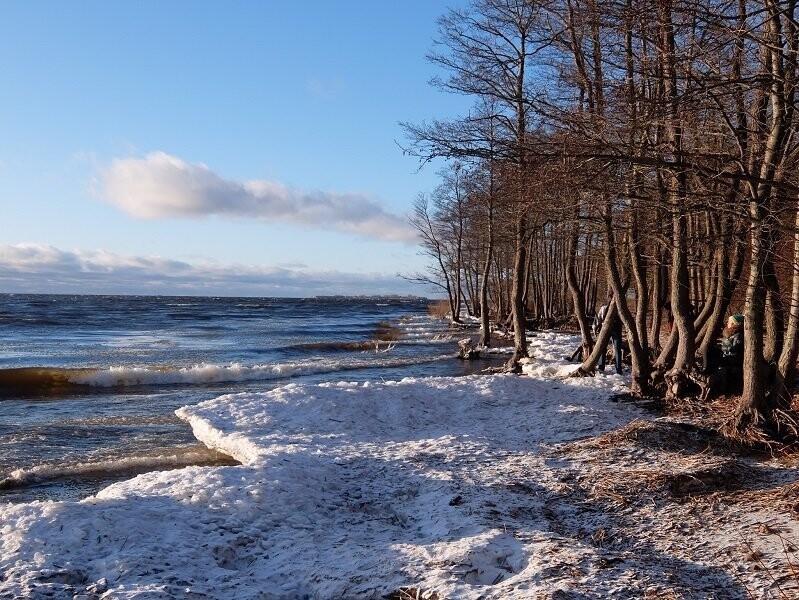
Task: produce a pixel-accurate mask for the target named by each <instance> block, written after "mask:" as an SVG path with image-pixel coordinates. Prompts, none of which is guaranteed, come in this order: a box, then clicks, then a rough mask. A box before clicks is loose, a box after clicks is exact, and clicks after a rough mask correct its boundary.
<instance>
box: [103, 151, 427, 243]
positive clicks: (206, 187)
mask: <svg viewBox="0 0 799 600" xmlns="http://www.w3.org/2000/svg"><path fill="white" fill-rule="evenodd" d="M99 191H100V194H101V196H102V198H103V200H105V201H106V202H108V203H110V204H113V205H114V206H116V207H118V208H120V209H121V210H123V211H124V212H126V213H127V214H129V215H131V216H133V217H136V218H140V219H163V218H204V217H211V216H217V217H225V218H245V219H246V218H255V219H259V220H263V221H266V222H270V221H272V222H280V223H289V224H293V225H297V226H300V227H305V228H311V229H325V230H332V231H338V232H341V233H348V234H354V235H358V236H361V237H365V238H370V239H377V240H382V241H388V242H404V243H407V244H415V243H416V242H417V236H416V232H415V231H414V230H413V228H412V227H411V226H410V225H409V224H408V221H407V219H405V218H404V217H400V216H398V215H394V214H392V213H390V212H388V211H386V210H385V209H384V208H383V207H382V206H381V205H380V204H379V203H378V202H376V201H375V200H373V199H371V198H369V197H368V196H366V195H364V194H357V193H347V194H338V193H331V192H322V191H304V190H299V189H295V188H291V187H288V186H286V185H284V184H282V183H280V182H277V181H268V180H255V181H245V182H239V181H234V180H231V179H226V178H224V177H221V176H220V175H218V174H217V173H215V172H214V171H212V170H211V169H210V168H209V167H208V166H206V165H204V164H202V163H198V164H189V163H187V162H186V161H184V160H182V159H181V158H178V157H175V156H171V155H169V154H167V153H165V152H152V153H150V154H148V155H147V156H146V157H144V158H119V159H116V160H114V161H112V162H111V164H110V165H109V166H108V167H107V168H106V169H105V170H104V172H103V173H102V177H101V185H100V190H99Z"/></svg>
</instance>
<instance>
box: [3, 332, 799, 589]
mask: <svg viewBox="0 0 799 600" xmlns="http://www.w3.org/2000/svg"><path fill="white" fill-rule="evenodd" d="M576 343H577V342H576V339H575V338H573V337H570V336H565V335H559V334H549V333H544V334H540V335H538V336H537V337H535V338H532V339H531V344H532V349H533V354H534V360H533V362H532V364H530V365H527V367H526V369H525V371H526V376H521V377H519V376H512V375H495V376H471V377H464V378H430V379H405V380H402V381H398V382H379V383H362V384H355V383H338V384H325V385H319V386H299V385H287V386H285V387H281V388H278V389H276V390H273V391H270V392H268V393H263V394H239V395H228V396H222V397H220V398H217V399H214V400H211V401H208V402H205V403H203V404H200V405H198V406H187V407H184V408H182V409H180V410H179V411H178V414H179V416H180V417H181V418H183V419H185V420H186V421H188V422H189V423H190V424H191V426H192V428H193V430H194V432H195V435H196V436H197V438H198V439H199V440H201V441H202V442H203V443H205V444H206V445H208V446H209V447H212V448H215V449H218V450H221V451H222V452H225V453H227V454H230V455H232V456H233V457H235V458H236V459H237V460H238V461H240V462H241V465H238V466H224V467H189V468H184V469H180V470H173V471H165V472H153V473H147V474H144V475H140V476H138V477H136V478H134V479H131V480H129V481H125V482H122V483H116V484H113V485H111V486H109V487H108V488H106V489H104V490H103V491H101V492H100V493H99V494H97V495H96V496H93V497H90V498H87V499H85V500H82V501H80V502H32V503H29V504H0V597H2V598H24V597H29V598H40V597H41V598H44V597H55V598H62V597H68V598H72V597H75V598H237V599H244V598H264V599H294V598H322V599H328V598H329V599H333V598H385V597H389V598H396V599H399V598H438V599H443V598H463V599H477V598H497V599H499V598H502V599H506V598H507V599H513V598H799V586H798V585H797V580H798V579H799V566H796V567H793V566H791V565H794V564H799V556H797V552H798V550H797V546H799V522H797V514H798V513H797V511H799V484H797V483H796V482H797V469H796V466H795V465H796V463H795V461H794V462H788V461H785V460H783V461H778V460H776V459H766V458H763V457H757V456H749V457H742V456H736V455H733V454H729V453H727V454H725V453H724V452H722V451H721V450H720V448H721V446H720V445H718V444H715V443H714V438H713V436H712V434H710V433H709V432H707V431H705V430H702V429H701V428H698V427H696V426H695V425H693V424H691V423H688V422H682V421H679V420H677V419H670V418H659V417H657V415H655V414H653V413H649V412H646V411H645V410H644V409H642V408H639V407H636V406H635V405H633V404H630V403H620V402H614V401H612V399H611V397H612V396H613V395H614V394H617V393H620V392H623V391H624V389H625V388H624V383H625V380H624V379H623V377H619V376H617V375H600V376H597V377H594V378H585V379H564V378H563V377H562V376H563V375H565V374H566V373H568V372H570V371H571V370H572V369H574V365H569V364H567V363H566V362H565V360H564V355H568V354H571V351H572V350H573V349H574V347H575V346H576Z"/></svg>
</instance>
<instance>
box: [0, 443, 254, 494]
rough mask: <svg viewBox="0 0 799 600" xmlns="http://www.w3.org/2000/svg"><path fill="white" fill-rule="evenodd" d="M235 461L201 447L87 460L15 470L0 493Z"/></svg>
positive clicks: (1, 485) (2, 483)
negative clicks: (58, 482)
mask: <svg viewBox="0 0 799 600" xmlns="http://www.w3.org/2000/svg"><path fill="white" fill-rule="evenodd" d="M234 464H239V463H238V461H236V460H234V459H232V458H231V457H230V456H228V455H226V454H222V453H221V452H217V451H215V450H211V449H209V448H206V447H205V446H202V445H196V446H190V447H185V448H170V449H169V450H168V451H161V452H159V453H152V454H147V455H142V456H128V457H121V458H113V459H105V460H103V459H100V460H88V461H85V462H75V463H69V462H66V463H46V464H40V465H35V466H32V467H27V468H22V469H16V470H15V471H11V472H10V473H8V474H7V475H5V476H4V477H2V478H0V490H10V489H17V488H23V487H27V486H31V485H38V484H42V483H46V482H49V481H53V480H58V479H67V478H84V477H85V478H88V477H104V478H107V477H109V476H123V475H134V474H136V473H144V472H147V471H154V470H164V469H178V468H181V467H188V466H191V465H201V466H211V465H234Z"/></svg>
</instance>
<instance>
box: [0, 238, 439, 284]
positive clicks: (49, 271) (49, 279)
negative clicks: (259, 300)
mask: <svg viewBox="0 0 799 600" xmlns="http://www.w3.org/2000/svg"><path fill="white" fill-rule="evenodd" d="M0 291H2V292H10V293H53V294H57V293H65V294H138V295H203V296H207V295H212V296H237V295H241V296H283V297H292V296H293V297H307V296H316V295H334V294H335V295H351V296H352V295H369V294H374V295H380V294H403V295H405V294H414V295H415V294H419V295H423V294H424V293H425V291H424V290H423V289H421V288H420V287H419V286H414V285H413V284H411V283H409V282H407V281H405V280H403V279H401V278H399V277H398V276H396V275H388V274H381V273H369V274H362V273H345V272H340V271H320V270H311V269H307V268H306V267H304V266H302V265H291V266H259V265H222V264H219V263H215V262H195V263H192V262H187V261H181V260H174V259H169V258H163V257H147V256H125V255H120V254H115V253H111V252H106V251H103V250H71V251H66V250H61V249H59V248H55V247H53V246H50V245H46V244H31V243H28V244H16V245H8V244H0Z"/></svg>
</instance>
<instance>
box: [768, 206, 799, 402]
mask: <svg viewBox="0 0 799 600" xmlns="http://www.w3.org/2000/svg"><path fill="white" fill-rule="evenodd" d="M794 210H795V212H796V217H795V225H794V232H793V265H792V266H793V276H792V277H791V304H790V310H789V314H788V330H787V331H786V332H785V343H784V344H783V346H782V353H781V354H780V357H779V360H778V361H777V372H776V374H775V377H774V384H773V385H772V387H771V402H772V404H774V405H775V406H783V407H785V406H789V405H790V401H791V382H792V380H793V378H794V375H795V374H796V360H797V358H799V205H796V206H795V208H794Z"/></svg>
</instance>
